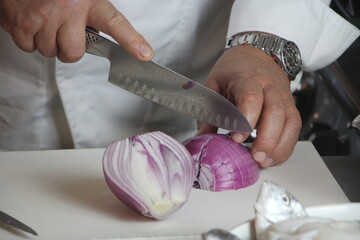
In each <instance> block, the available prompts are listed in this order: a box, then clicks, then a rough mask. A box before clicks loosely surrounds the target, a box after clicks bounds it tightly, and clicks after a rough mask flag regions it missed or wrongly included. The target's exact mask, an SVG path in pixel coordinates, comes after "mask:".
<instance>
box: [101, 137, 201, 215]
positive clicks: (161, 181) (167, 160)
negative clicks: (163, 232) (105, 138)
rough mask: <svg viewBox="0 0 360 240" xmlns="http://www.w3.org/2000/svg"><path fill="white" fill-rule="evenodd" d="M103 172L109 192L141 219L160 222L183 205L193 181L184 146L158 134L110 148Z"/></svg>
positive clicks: (187, 153) (122, 142)
mask: <svg viewBox="0 0 360 240" xmlns="http://www.w3.org/2000/svg"><path fill="white" fill-rule="evenodd" d="M103 171H104V175H105V179H106V182H107V184H108V185H109V187H110V189H111V190H112V192H113V193H114V194H115V195H116V196H117V197H118V198H119V199H120V200H122V201H123V202H124V203H125V204H127V205H128V206H130V207H132V208H134V209H135V210H137V211H139V212H140V213H142V214H143V215H145V216H147V217H151V218H155V219H162V218H165V217H167V216H169V215H170V214H171V213H173V212H175V211H176V210H178V209H179V208H181V207H182V206H183V205H184V203H185V202H186V201H187V199H188V197H189V194H190V190H191V189H192V185H193V182H194V179H195V168H194V163H193V160H192V158H191V156H190V154H189V152H188V151H187V150H186V148H185V147H184V145H182V144H181V143H180V142H178V141H176V140H175V139H173V138H171V137H170V136H168V135H166V134H164V133H162V132H151V133H146V134H142V135H137V136H134V137H130V138H127V139H125V140H121V141H117V142H114V143H112V144H110V145H109V146H108V147H107V148H106V150H105V153H104V156H103Z"/></svg>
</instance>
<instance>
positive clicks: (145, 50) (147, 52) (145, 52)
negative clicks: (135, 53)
mask: <svg viewBox="0 0 360 240" xmlns="http://www.w3.org/2000/svg"><path fill="white" fill-rule="evenodd" d="M139 52H140V55H141V56H143V57H146V58H148V57H150V56H151V55H152V52H153V51H152V49H151V48H150V47H149V46H148V45H141V47H140V49H139Z"/></svg>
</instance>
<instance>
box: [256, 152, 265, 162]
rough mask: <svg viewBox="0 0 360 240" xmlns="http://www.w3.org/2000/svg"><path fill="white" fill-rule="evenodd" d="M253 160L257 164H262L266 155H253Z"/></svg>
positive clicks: (261, 153) (258, 153)
mask: <svg viewBox="0 0 360 240" xmlns="http://www.w3.org/2000/svg"><path fill="white" fill-rule="evenodd" d="M254 159H255V161H257V162H258V163H262V162H264V161H265V159H266V153H264V152H256V153H255V155H254Z"/></svg>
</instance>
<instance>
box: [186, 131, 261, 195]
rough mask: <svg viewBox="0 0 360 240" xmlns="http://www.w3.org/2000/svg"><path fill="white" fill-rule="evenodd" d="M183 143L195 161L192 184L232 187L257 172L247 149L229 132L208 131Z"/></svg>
mask: <svg viewBox="0 0 360 240" xmlns="http://www.w3.org/2000/svg"><path fill="white" fill-rule="evenodd" d="M183 144H184V145H185V147H186V148H187V150H188V151H189V152H190V154H191V155H192V157H193V160H194V161H195V163H196V164H195V167H197V169H196V171H197V173H198V174H197V179H196V180H195V183H194V187H196V188H200V189H204V190H210V191H224V190H235V189H240V188H245V187H247V186H250V185H252V184H254V183H255V182H256V181H257V180H258V178H259V176H260V166H259V164H258V163H257V162H256V161H255V160H254V159H253V157H252V155H251V153H250V151H249V149H248V148H247V147H246V146H244V145H242V144H238V143H235V142H234V141H232V140H231V138H230V137H229V136H226V135H221V134H215V133H208V134H204V135H201V136H195V137H192V138H190V139H188V140H186V141H185V142H184V143H183Z"/></svg>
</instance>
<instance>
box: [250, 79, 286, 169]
mask: <svg viewBox="0 0 360 240" xmlns="http://www.w3.org/2000/svg"><path fill="white" fill-rule="evenodd" d="M285 117H286V108H285V104H284V100H283V98H282V97H281V94H280V91H279V90H278V88H275V87H272V86H271V85H270V86H268V87H266V88H264V107H263V112H262V115H261V120H260V122H259V124H258V128H257V137H256V139H255V140H254V143H253V146H252V149H251V151H252V155H253V157H254V159H255V161H257V162H259V163H260V165H261V166H263V165H264V161H265V160H267V159H268V157H269V154H270V153H271V152H272V151H273V149H275V147H276V145H277V144H278V141H279V139H280V135H281V132H282V131H283V128H284V124H285ZM269 161H272V159H268V160H267V162H269ZM263 167H265V166H263Z"/></svg>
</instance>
